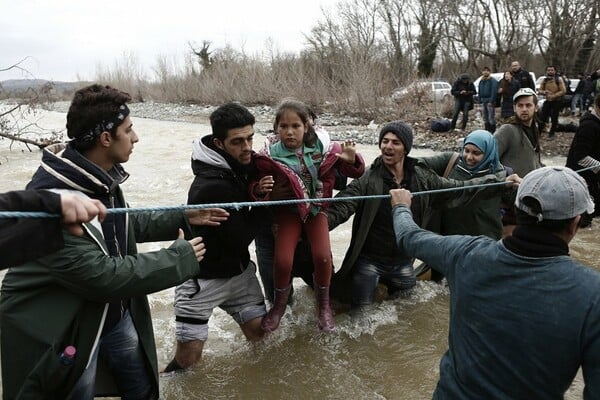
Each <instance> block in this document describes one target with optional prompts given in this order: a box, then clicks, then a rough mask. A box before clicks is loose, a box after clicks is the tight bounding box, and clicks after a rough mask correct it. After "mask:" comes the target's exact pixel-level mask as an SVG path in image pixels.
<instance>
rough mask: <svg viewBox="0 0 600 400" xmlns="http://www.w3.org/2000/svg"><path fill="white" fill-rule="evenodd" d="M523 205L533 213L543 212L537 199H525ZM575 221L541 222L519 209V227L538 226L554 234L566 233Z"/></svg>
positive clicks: (554, 220) (547, 220)
mask: <svg viewBox="0 0 600 400" xmlns="http://www.w3.org/2000/svg"><path fill="white" fill-rule="evenodd" d="M521 201H522V202H523V204H525V205H526V206H527V207H529V208H531V211H532V212H534V213H536V214H537V213H541V212H542V207H541V205H540V202H539V201H537V200H536V199H534V198H533V197H529V196H527V197H524V198H523V199H522V200H521ZM573 219H575V218H569V219H560V220H558V219H543V220H541V221H538V219H537V217H534V216H531V215H529V214H527V213H526V212H525V211H522V210H519V209H518V208H517V225H529V226H537V227H540V228H542V229H544V230H547V231H550V232H553V233H560V232H563V231H565V230H566V229H567V228H568V227H569V224H570V223H571V222H572V221H573Z"/></svg>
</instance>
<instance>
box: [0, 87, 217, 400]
mask: <svg viewBox="0 0 600 400" xmlns="http://www.w3.org/2000/svg"><path fill="white" fill-rule="evenodd" d="M130 99H131V97H130V96H129V95H128V94H127V93H124V92H121V91H119V90H117V89H114V88H111V87H109V86H101V85H91V86H88V87H85V88H83V89H80V90H78V91H77V92H76V93H75V95H74V97H73V101H72V102H71V106H70V107H69V111H68V113H67V134H68V136H69V138H71V139H72V140H71V141H70V142H69V143H68V144H67V145H66V146H65V145H64V144H57V145H52V146H48V147H46V148H45V149H44V152H43V155H42V164H41V166H40V167H39V168H38V170H37V171H36V172H35V174H34V175H33V177H32V180H31V182H30V183H29V184H28V185H27V189H35V190H40V189H53V190H57V189H58V190H60V191H61V193H64V192H63V191H70V192H73V193H74V194H77V195H79V196H88V197H91V198H94V199H97V200H99V201H101V202H102V204H103V205H104V207H106V208H124V207H126V206H127V203H126V202H125V199H124V196H123V192H122V191H121V188H120V184H121V183H122V182H123V181H124V180H125V179H126V178H127V177H128V174H127V173H126V172H125V170H124V169H123V167H122V165H121V164H122V163H125V162H127V161H128V160H129V157H130V155H131V153H132V151H133V147H134V145H135V143H137V142H138V135H137V133H136V132H135V130H134V129H133V123H132V120H131V118H130V116H129V108H128V107H127V105H126V103H127V102H128V101H130ZM221 211H222V213H223V214H221V216H220V217H219V216H218V215H217V217H218V218H217V220H216V221H214V220H211V217H210V215H209V216H208V217H206V215H207V211H199V210H196V211H194V212H191V211H190V212H189V213H188V214H187V218H186V215H184V213H181V212H176V213H172V212H169V213H159V212H151V213H143V214H142V213H132V214H128V215H125V214H108V215H107V216H106V218H104V220H103V221H102V222H100V221H98V220H93V221H92V222H90V223H85V224H83V228H84V230H85V234H84V235H83V236H74V235H71V234H69V233H67V232H66V231H64V232H63V240H64V243H65V246H64V248H62V249H60V250H58V251H56V252H55V253H52V254H49V255H47V256H45V257H41V258H39V259H36V260H35V261H32V262H29V263H26V264H23V265H20V266H18V267H17V268H11V269H9V270H8V272H7V274H6V276H5V277H4V280H3V282H2V294H1V296H0V326H1V327H2V336H1V341H0V345H1V352H2V354H1V356H2V384H3V397H4V399H13V398H40V399H41V398H57V399H66V398H72V399H90V400H91V399H92V398H93V397H94V395H95V394H96V395H102V396H121V397H123V398H127V399H157V398H158V396H159V390H158V368H157V360H156V346H155V343H154V332H153V329H152V318H151V316H150V308H149V305H148V301H147V299H146V294H148V293H153V292H157V291H159V290H163V289H166V288H169V287H172V286H174V285H177V284H179V283H181V282H183V281H185V280H187V279H189V278H191V277H193V276H195V275H197V274H198V273H200V268H199V267H198V261H200V260H202V258H203V257H204V253H205V249H204V243H203V242H202V240H201V238H198V237H196V238H193V239H191V240H189V241H186V240H183V235H184V232H183V230H182V228H184V229H187V227H188V226H189V225H188V223H194V224H211V225H212V224H217V225H218V223H219V222H220V221H222V220H224V218H225V217H226V212H225V211H224V210H221ZM208 213H209V214H210V211H208ZM178 231H179V238H178V239H177V237H178ZM172 239H177V240H175V242H173V244H172V245H171V246H170V247H169V248H166V249H161V250H158V251H153V252H149V253H140V254H138V253H137V250H136V241H139V242H142V241H164V240H172ZM70 345H72V346H75V348H76V354H75V357H74V358H73V360H72V364H71V365H69V366H68V367H67V366H64V365H62V364H61V361H60V353H61V351H62V350H63V349H65V348H66V347H67V346H70ZM99 376H103V377H105V378H107V380H99V379H97V377H99Z"/></svg>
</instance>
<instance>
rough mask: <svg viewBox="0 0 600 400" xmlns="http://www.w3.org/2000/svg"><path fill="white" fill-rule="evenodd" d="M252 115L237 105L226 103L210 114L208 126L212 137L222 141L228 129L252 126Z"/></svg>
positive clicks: (225, 137) (253, 121)
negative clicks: (210, 128)
mask: <svg viewBox="0 0 600 400" xmlns="http://www.w3.org/2000/svg"><path fill="white" fill-rule="evenodd" d="M255 122H256V120H255V119H254V115H252V114H251V113H250V111H248V109H247V108H246V107H244V106H243V105H241V104H239V103H233V102H231V103H226V104H223V105H222V106H220V107H218V108H217V109H216V110H215V111H213V112H212V114H210V126H211V127H212V135H213V137H215V138H217V139H219V140H220V141H224V140H225V139H227V133H228V132H229V130H230V129H235V128H242V127H244V126H247V125H254V123H255Z"/></svg>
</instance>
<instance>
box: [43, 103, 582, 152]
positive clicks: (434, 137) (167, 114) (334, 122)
mask: <svg viewBox="0 0 600 400" xmlns="http://www.w3.org/2000/svg"><path fill="white" fill-rule="evenodd" d="M129 106H130V108H131V112H132V116H133V117H134V118H147V119H154V120H159V121H175V122H193V123H206V122H207V121H208V117H209V116H210V114H211V113H212V112H213V111H214V110H215V108H216V106H204V105H197V104H173V103H156V102H151V101H148V102H144V103H131V104H130V105H129ZM45 108H47V109H48V110H51V111H59V112H67V111H68V108H69V102H64V101H63V102H56V103H50V104H47V105H46V106H45ZM249 109H250V111H251V112H252V114H253V115H254V116H255V117H256V120H257V121H258V122H263V123H271V122H272V121H273V120H274V118H275V109H274V108H272V107H270V106H267V105H261V106H254V107H249ZM430 111H431V110H428V109H427V108H426V107H424V108H423V109H422V110H421V111H420V112H417V113H414V114H412V115H411V116H409V117H407V118H406V119H405V121H406V122H408V123H410V124H411V125H412V126H413V129H414V131H415V137H414V142H413V147H414V148H423V149H431V150H434V151H456V150H459V149H460V147H461V144H462V139H463V138H464V136H465V135H466V134H467V133H468V132H471V131H472V130H475V129H482V128H483V123H482V121H481V120H480V119H479V118H478V116H477V115H476V114H475V113H474V115H470V121H469V124H468V125H467V130H466V133H465V132H444V133H436V132H433V131H431V129H430V126H431V119H432V117H431V115H432V113H431V112H430ZM318 122H319V124H321V125H322V126H323V127H324V128H325V129H326V130H327V131H328V132H329V133H330V135H331V137H332V139H333V140H339V141H343V140H346V139H353V140H355V141H356V142H357V143H360V144H377V140H378V136H379V130H380V129H381V126H383V124H384V123H385V122H386V121H380V122H377V121H365V120H363V119H361V118H358V117H354V116H349V115H339V114H333V113H328V112H324V113H321V114H320V115H319V120H318ZM578 122H579V121H578V118H576V117H571V116H561V117H560V123H561V124H569V123H574V124H578ZM256 131H257V133H259V134H262V135H266V134H269V133H270V132H271V130H270V129H269V127H268V125H267V126H265V125H264V124H261V125H260V126H258V129H257V130H256ZM573 136H574V133H573V132H557V133H556V135H555V138H554V139H552V140H550V139H548V137H547V135H544V136H542V138H541V148H542V156H548V157H556V156H558V157H566V156H567V153H568V151H569V147H570V145H571V141H572V140H573Z"/></svg>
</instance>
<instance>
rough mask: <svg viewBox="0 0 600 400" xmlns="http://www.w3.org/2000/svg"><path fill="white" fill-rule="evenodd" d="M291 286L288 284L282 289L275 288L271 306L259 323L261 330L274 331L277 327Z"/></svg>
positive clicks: (283, 312)
mask: <svg viewBox="0 0 600 400" xmlns="http://www.w3.org/2000/svg"><path fill="white" fill-rule="evenodd" d="M291 287H292V285H289V286H288V287H286V288H283V289H278V288H275V296H274V299H273V307H271V309H270V310H269V312H268V313H267V315H265V317H264V318H263V320H262V322H261V324H260V326H261V328H262V330H263V331H265V332H268V333H270V332H274V331H275V330H276V329H277V327H279V321H281V317H283V314H285V308H286V306H287V301H288V296H289V295H290V288H291Z"/></svg>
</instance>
